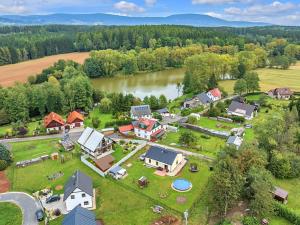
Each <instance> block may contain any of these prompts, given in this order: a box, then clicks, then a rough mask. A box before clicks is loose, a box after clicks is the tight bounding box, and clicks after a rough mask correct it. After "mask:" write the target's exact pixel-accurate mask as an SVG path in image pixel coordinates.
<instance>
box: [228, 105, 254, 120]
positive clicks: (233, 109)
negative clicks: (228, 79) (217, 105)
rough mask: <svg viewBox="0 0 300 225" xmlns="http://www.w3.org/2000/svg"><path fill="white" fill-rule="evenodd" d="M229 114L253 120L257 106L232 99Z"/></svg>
mask: <svg viewBox="0 0 300 225" xmlns="http://www.w3.org/2000/svg"><path fill="white" fill-rule="evenodd" d="M227 113H228V115H233V116H241V117H244V118H245V119H246V120H251V119H253V117H254V116H255V114H256V107H255V106H254V105H249V104H245V103H240V102H236V101H232V102H231V104H230V105H229V107H228V110H227Z"/></svg>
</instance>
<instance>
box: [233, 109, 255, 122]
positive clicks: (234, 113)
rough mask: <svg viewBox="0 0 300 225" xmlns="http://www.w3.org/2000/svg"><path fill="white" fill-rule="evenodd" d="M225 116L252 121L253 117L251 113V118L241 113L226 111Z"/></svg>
mask: <svg viewBox="0 0 300 225" xmlns="http://www.w3.org/2000/svg"><path fill="white" fill-rule="evenodd" d="M227 114H228V115H234V116H241V117H244V118H245V119H246V120H252V119H253V117H254V113H251V116H247V115H246V114H241V113H237V112H231V111H228V113H227Z"/></svg>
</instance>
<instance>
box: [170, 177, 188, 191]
mask: <svg viewBox="0 0 300 225" xmlns="http://www.w3.org/2000/svg"><path fill="white" fill-rule="evenodd" d="M192 187H193V185H192V183H191V182H189V181H188V180H186V179H182V178H179V179H176V180H174V182H173V183H172V188H173V189H174V190H175V191H179V192H186V191H189V190H191V189H192Z"/></svg>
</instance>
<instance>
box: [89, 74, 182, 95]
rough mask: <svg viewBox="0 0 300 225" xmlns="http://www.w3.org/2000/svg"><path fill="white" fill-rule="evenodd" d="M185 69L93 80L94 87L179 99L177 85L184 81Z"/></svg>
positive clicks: (110, 90) (106, 90)
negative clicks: (162, 95)
mask: <svg viewBox="0 0 300 225" xmlns="http://www.w3.org/2000/svg"><path fill="white" fill-rule="evenodd" d="M184 73H185V69H183V68H180V69H170V70H164V71H159V72H149V73H144V74H137V75H134V76H117V77H113V78H97V79H93V80H92V83H93V86H94V87H95V88H97V89H100V90H102V91H105V92H118V93H120V92H122V93H124V94H126V93H132V94H133V95H135V96H137V97H139V98H142V99H143V98H144V97H145V96H150V95H155V96H157V97H158V96H159V95H161V94H164V95H165V96H166V97H167V98H168V99H174V98H176V97H178V92H177V88H176V85H177V83H178V82H180V83H181V82H182V81H183V77H184Z"/></svg>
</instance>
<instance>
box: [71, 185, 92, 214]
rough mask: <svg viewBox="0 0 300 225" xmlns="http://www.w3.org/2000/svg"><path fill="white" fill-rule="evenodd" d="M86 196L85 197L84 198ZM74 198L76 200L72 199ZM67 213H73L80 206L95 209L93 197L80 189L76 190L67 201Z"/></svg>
mask: <svg viewBox="0 0 300 225" xmlns="http://www.w3.org/2000/svg"><path fill="white" fill-rule="evenodd" d="M83 195H85V197H83ZM72 197H74V199H72ZM65 203H66V207H67V211H71V210H72V209H74V208H75V207H76V206H78V205H79V204H80V205H81V207H83V208H92V207H93V197H92V196H90V195H88V194H87V193H85V192H83V191H81V190H80V189H79V188H76V189H75V190H74V191H73V193H72V194H70V196H69V197H68V198H67V199H66V200H65Z"/></svg>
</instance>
